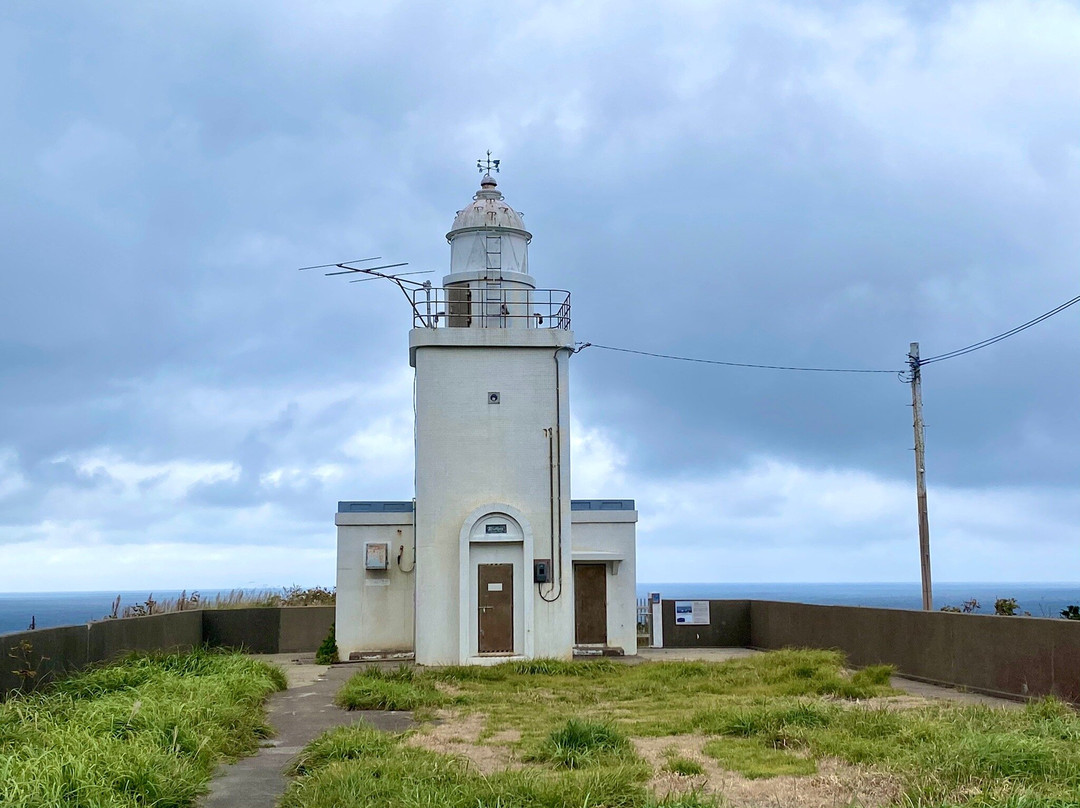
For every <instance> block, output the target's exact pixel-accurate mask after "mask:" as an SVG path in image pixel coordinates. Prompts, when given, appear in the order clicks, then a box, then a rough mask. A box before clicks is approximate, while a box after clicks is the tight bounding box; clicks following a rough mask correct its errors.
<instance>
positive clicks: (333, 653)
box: [315, 623, 341, 665]
mask: <svg viewBox="0 0 1080 808" xmlns="http://www.w3.org/2000/svg"><path fill="white" fill-rule="evenodd" d="M315 661H316V662H317V663H318V664H320V665H335V664H337V663H338V662H340V661H341V660H340V659H339V658H338V647H337V637H336V636H335V635H334V624H333V623H331V624H330V631H329V632H328V633H327V635H326V639H324V640H323V641H322V645H320V646H319V650H318V651H316V652H315Z"/></svg>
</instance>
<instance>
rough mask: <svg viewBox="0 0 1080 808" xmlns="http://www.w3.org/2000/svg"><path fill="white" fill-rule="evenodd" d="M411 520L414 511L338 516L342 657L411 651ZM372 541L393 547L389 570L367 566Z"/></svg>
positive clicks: (412, 581) (413, 564)
mask: <svg viewBox="0 0 1080 808" xmlns="http://www.w3.org/2000/svg"><path fill="white" fill-rule="evenodd" d="M412 522H413V515H412V513H338V514H337V516H336V517H335V523H336V524H337V526H338V528H337V628H336V633H337V643H338V648H339V650H340V653H341V658H342V659H348V658H349V654H353V653H356V654H358V653H360V652H363V651H411V650H412V647H413V614H414V601H415V589H414V586H413V584H414V579H415V573H414V569H415V567H416V557H415V553H414V549H413V524H412ZM372 541H380V542H386V543H387V544H389V545H390V569H388V570H367V569H365V568H364V545H365V544H366V543H367V542H372ZM399 553H400V554H401V561H400V563H399V562H398V560H397V559H398V554H399ZM455 571H456V570H455Z"/></svg>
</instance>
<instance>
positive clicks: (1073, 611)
mask: <svg viewBox="0 0 1080 808" xmlns="http://www.w3.org/2000/svg"><path fill="white" fill-rule="evenodd" d="M1061 616H1062V617H1064V618H1065V619H1066V620H1080V606H1066V607H1065V608H1064V609H1062V610H1061Z"/></svg>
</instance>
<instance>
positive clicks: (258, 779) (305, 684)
mask: <svg viewBox="0 0 1080 808" xmlns="http://www.w3.org/2000/svg"><path fill="white" fill-rule="evenodd" d="M257 658H258V659H262V660H265V661H266V662H273V663H275V664H277V665H279V666H281V668H282V670H284V671H285V674H286V676H287V677H288V680H289V689H288V690H286V691H283V692H281V693H275V694H274V695H272V696H271V697H270V698H269V700H268V701H267V713H268V719H269V722H270V725H271V726H272V727H273V728H274V730H275V732H276V734H275V736H274V737H273V738H272V739H271V740H270V741H268V742H267V745H266V746H264V747H263V748H262V749H260V750H259V751H258V752H256V753H255V754H254V755H253V756H251V757H249V758H244V759H243V760H240V761H238V762H236V763H233V764H228V765H225V764H223V765H221V766H219V767H218V770H217V771H216V772H215V773H214V779H213V780H212V781H211V782H210V793H209V794H207V795H206V796H205V797H203V798H202V800H201V802H200V803H199V804H200V805H201V806H203V808H273V806H274V805H276V804H277V801H278V798H279V797H281V795H282V794H284V793H285V788H286V786H287V785H288V778H286V777H285V775H284V774H283V771H284V769H285V767H286V766H287V765H288V764H289V761H290V760H292V758H293V757H294V756H295V755H296V754H297V753H298V752H300V750H301V749H303V748H304V745H305V744H307V743H308V742H309V741H311V740H312V739H313V738H315V737H317V736H318V735H320V734H321V733H323V732H325V731H326V730H328V729H332V728H333V727H339V726H343V725H345V724H356V723H360V722H365V721H366V722H367V723H369V724H372V725H373V726H375V727H377V728H379V729H385V730H391V731H394V732H401V731H402V730H406V729H408V728H409V727H410V726H412V717H411V714H410V713H403V712H383V711H377V710H366V711H364V712H349V711H347V710H342V709H341V708H339V707H337V706H336V705H335V704H334V696H335V695H336V694H337V692H338V690H340V689H341V686H342V685H343V684H344V683H345V680H346V679H348V678H349V677H350V676H352V675H353V674H354V673H356V668H354V667H351V666H349V665H342V666H338V667H333V668H331V667H328V666H326V665H316V664H315V658H314V655H297V654H267V655H260V656H258V657H257Z"/></svg>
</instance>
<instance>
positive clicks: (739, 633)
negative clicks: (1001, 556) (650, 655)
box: [661, 598, 1080, 704]
mask: <svg viewBox="0 0 1080 808" xmlns="http://www.w3.org/2000/svg"><path fill="white" fill-rule="evenodd" d="M680 600H691V599H690V598H685V599H683V598H680ZM661 609H662V614H663V623H664V625H663V638H664V646H665V647H667V648H694V647H697V648H710V647H713V648H715V647H738V646H750V647H753V648H762V649H778V648H827V649H833V648H835V649H838V650H840V651H843V652H844V654H845V655H846V656H847V658H848V661H849V662H850V663H851V664H852V665H853V666H855V667H865V666H867V665H880V664H885V665H894V666H895V667H896V669H897V671H898V672H899V673H901V674H903V675H904V676H908V677H911V678H913V679H922V680H924V681H927V682H934V683H938V684H945V685H953V686H956V687H965V688H968V689H970V690H976V691H979V692H983V693H991V694H995V695H1001V696H1009V697H1013V698H1016V697H1037V696H1045V695H1054V696H1057V697H1058V698H1061V699H1064V700H1066V701H1070V702H1072V703H1074V704H1080V621H1075V620H1053V619H1047V618H1039V617H999V616H996V615H980V614H955V613H952V612H922V611H910V610H906V609H871V608H864V607H857V606H813V605H809V604H806V603H782V602H776V601H761V600H710V601H709V623H708V625H676V624H675V601H674V600H665V601H663V603H662V605H661Z"/></svg>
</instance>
